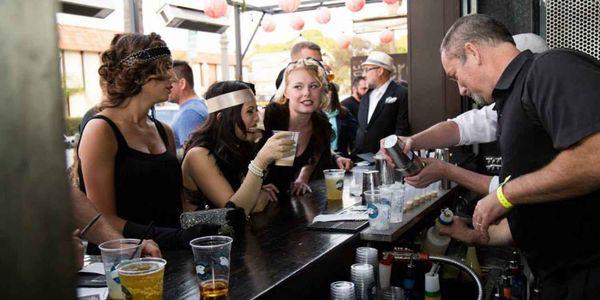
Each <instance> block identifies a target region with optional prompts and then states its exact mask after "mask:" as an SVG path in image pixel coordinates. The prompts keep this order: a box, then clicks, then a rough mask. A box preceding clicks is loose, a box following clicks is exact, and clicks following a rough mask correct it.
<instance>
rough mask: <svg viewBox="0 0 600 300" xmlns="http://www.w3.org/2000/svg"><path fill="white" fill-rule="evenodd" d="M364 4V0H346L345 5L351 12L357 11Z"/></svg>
mask: <svg viewBox="0 0 600 300" xmlns="http://www.w3.org/2000/svg"><path fill="white" fill-rule="evenodd" d="M364 6H365V0H346V7H347V8H348V9H349V10H350V11H351V12H357V11H359V10H361V9H362V8H363V7H364Z"/></svg>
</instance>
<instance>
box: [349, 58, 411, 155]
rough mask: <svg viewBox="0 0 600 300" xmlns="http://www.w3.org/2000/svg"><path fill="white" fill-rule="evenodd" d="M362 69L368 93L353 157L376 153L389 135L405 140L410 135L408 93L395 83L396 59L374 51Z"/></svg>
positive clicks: (365, 97)
mask: <svg viewBox="0 0 600 300" xmlns="http://www.w3.org/2000/svg"><path fill="white" fill-rule="evenodd" d="M362 68H363V76H364V77H365V78H366V81H367V86H368V87H369V90H368V91H367V93H366V94H365V95H364V96H363V97H362V99H361V101H360V106H359V108H358V130H357V131H356V146H355V149H354V151H352V153H353V154H361V153H369V152H371V153H375V152H377V151H378V150H379V140H381V139H382V138H384V137H386V136H388V135H390V134H396V135H401V136H406V135H408V134H409V133H410V127H409V124H408V90H407V89H406V87H404V86H402V85H400V84H398V83H397V82H395V81H394V80H392V74H394V73H395V66H394V59H393V58H392V57H391V56H389V55H388V54H386V53H383V52H380V51H372V52H371V53H370V54H369V56H368V57H367V60H365V62H364V63H363V64H362Z"/></svg>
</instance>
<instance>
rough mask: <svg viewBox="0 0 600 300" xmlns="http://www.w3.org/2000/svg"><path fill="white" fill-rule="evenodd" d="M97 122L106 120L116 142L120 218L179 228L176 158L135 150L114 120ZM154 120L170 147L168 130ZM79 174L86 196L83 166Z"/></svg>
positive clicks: (180, 186)
mask: <svg viewBox="0 0 600 300" xmlns="http://www.w3.org/2000/svg"><path fill="white" fill-rule="evenodd" d="M94 119H102V120H104V121H106V123H108V125H109V126H110V127H111V128H112V130H113V132H114V134H115V138H116V139H117V144H118V149H117V153H116V155H115V173H114V177H115V179H114V180H115V201H116V207H117V216H119V217H120V218H122V219H125V220H128V221H133V222H136V223H140V224H148V223H149V222H150V221H154V222H155V224H156V225H157V226H165V227H179V215H180V214H181V211H182V207H181V188H182V186H183V184H182V176H181V168H180V166H179V161H178V160H177V157H175V155H173V154H172V153H170V152H169V151H168V150H167V151H165V152H164V153H161V154H148V153H144V152H140V151H138V150H135V149H132V148H130V147H129V146H128V145H127V141H126V140H125V137H124V136H123V134H122V133H121V131H120V130H119V128H118V127H117V125H116V124H115V123H114V122H113V121H112V120H110V119H109V118H107V117H105V116H102V115H97V116H95V117H94ZM152 121H153V122H154V124H155V125H156V129H157V130H158V133H159V135H160V137H161V139H162V141H163V143H164V144H165V147H167V148H168V139H167V134H166V132H165V129H164V128H163V126H162V124H161V123H160V122H159V121H156V120H154V119H152ZM84 129H85V128H84ZM78 155H79V153H78ZM77 171H78V174H79V187H80V189H81V191H82V192H84V193H85V183H84V181H83V173H82V170H81V164H79V168H78V170H77ZM92 172H93V170H92Z"/></svg>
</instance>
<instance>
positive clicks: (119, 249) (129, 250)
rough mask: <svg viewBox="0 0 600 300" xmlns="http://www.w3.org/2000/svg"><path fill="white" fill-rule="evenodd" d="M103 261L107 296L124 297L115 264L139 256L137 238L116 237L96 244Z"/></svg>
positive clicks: (140, 248) (139, 245)
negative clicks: (116, 238)
mask: <svg viewBox="0 0 600 300" xmlns="http://www.w3.org/2000/svg"><path fill="white" fill-rule="evenodd" d="M98 247H99V248H100V253H101V254H102V263H104V273H105V274H106V285H108V298H110V299H124V295H123V293H122V292H121V281H120V279H119V273H118V272H117V265H118V264H119V263H121V262H122V261H124V260H130V259H134V258H139V257H140V253H141V250H142V246H141V244H140V240H138V239H118V240H112V241H107V242H104V243H102V244H100V245H99V246H98Z"/></svg>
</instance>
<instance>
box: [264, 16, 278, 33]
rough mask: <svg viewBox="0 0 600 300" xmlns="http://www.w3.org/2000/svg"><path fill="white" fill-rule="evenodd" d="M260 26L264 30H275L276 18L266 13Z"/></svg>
mask: <svg viewBox="0 0 600 300" xmlns="http://www.w3.org/2000/svg"><path fill="white" fill-rule="evenodd" d="M260 26H261V27H262V29H263V30H264V31H266V32H271V31H273V30H275V20H274V19H273V17H271V16H270V15H266V16H265V17H264V18H263V20H262V22H260Z"/></svg>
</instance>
